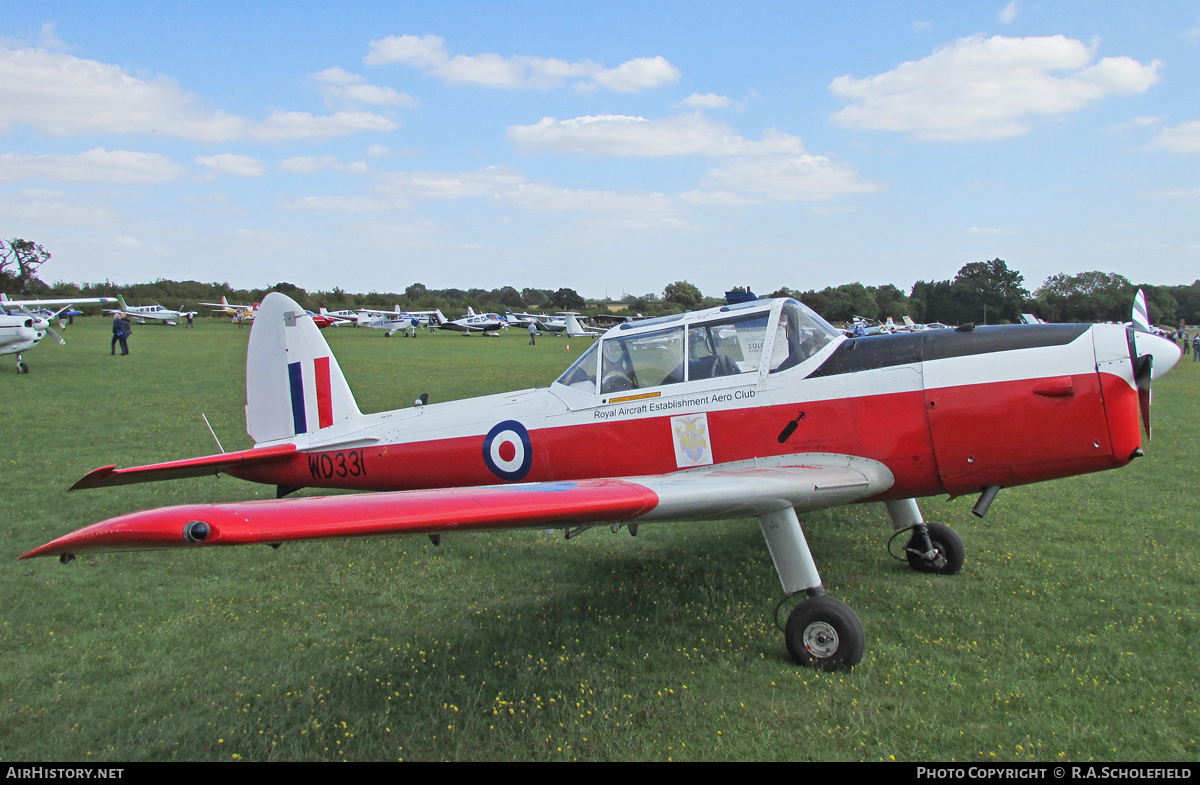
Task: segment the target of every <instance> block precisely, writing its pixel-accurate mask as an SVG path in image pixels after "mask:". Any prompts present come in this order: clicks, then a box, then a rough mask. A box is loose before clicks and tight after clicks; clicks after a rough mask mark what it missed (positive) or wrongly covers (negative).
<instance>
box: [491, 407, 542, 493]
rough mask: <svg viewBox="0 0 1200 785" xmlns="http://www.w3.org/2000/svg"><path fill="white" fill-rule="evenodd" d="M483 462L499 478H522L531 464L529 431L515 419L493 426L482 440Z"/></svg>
mask: <svg viewBox="0 0 1200 785" xmlns="http://www.w3.org/2000/svg"><path fill="white" fill-rule="evenodd" d="M483 462H484V463H486V464H487V467H488V469H490V470H491V472H492V474H494V475H496V476H497V477H500V478H501V479H504V480H521V479H524V477H525V475H526V474H529V467H530V466H531V465H532V464H533V449H532V448H531V447H530V445H529V431H527V430H525V426H524V425H521V423H519V422H517V421H516V420H505V421H504V422H502V423H498V424H496V425H495V426H493V427H492V429H491V430H490V431H488V435H487V437H486V438H485V439H484V440H483Z"/></svg>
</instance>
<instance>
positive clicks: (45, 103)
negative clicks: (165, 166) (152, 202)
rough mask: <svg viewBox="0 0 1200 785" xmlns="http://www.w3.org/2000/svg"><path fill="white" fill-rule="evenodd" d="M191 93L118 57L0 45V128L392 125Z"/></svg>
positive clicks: (70, 130) (302, 130) (219, 134)
mask: <svg viewBox="0 0 1200 785" xmlns="http://www.w3.org/2000/svg"><path fill="white" fill-rule="evenodd" d="M198 103H199V102H198V101H197V99H196V96H194V95H192V94H191V93H187V92H184V91H183V90H181V89H180V87H179V85H178V84H176V83H175V81H174V80H172V79H169V78H167V77H165V76H161V75H160V76H156V77H153V78H151V79H139V78H137V77H134V76H130V75H129V74H128V73H126V72H125V71H124V69H122V68H120V67H119V66H116V65H110V64H107V63H100V62H96V61H94V60H84V59H81V58H78V57H72V56H71V55H67V54H61V53H54V52H47V51H44V50H42V49H0V106H7V107H14V106H19V107H21V112H20V113H19V115H17V114H14V113H12V112H6V113H0V132H3V131H7V130H8V129H9V128H11V127H12V126H13V125H14V124H16V123H18V122H19V123H21V124H23V125H29V126H32V127H33V128H36V129H37V130H39V131H41V132H43V133H47V134H50V135H51V136H74V135H81V134H91V133H116V134H134V133H141V134H148V133H154V134H159V135H162V136H169V137H175V138H181V139H189V140H193V141H204V142H223V141H229V140H232V139H259V140H263V141H276V140H279V139H301V138H328V137H330V136H336V135H339V134H347V133H353V132H356V131H362V130H389V131H390V130H394V129H395V128H396V127H397V126H396V123H395V122H394V121H392V120H389V119H387V118H384V117H381V116H379V115H370V114H366V113H361V112H349V113H346V112H343V113H337V114H334V115H331V116H329V117H314V116H312V115H309V114H307V113H301V112H280V113H277V114H275V115H272V116H271V117H270V118H268V119H267V121H266V122H263V123H258V122H254V121H251V120H248V119H247V118H244V117H239V116H237V115H233V114H229V113H228V112H224V111H220V110H218V111H205V110H202V109H200V108H198V106H197V105H198Z"/></svg>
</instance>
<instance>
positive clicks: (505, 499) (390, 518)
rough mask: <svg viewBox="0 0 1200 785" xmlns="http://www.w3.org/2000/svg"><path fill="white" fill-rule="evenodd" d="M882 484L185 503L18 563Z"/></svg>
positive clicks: (761, 472)
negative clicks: (68, 555)
mask: <svg viewBox="0 0 1200 785" xmlns="http://www.w3.org/2000/svg"><path fill="white" fill-rule="evenodd" d="M214 457H215V456H214ZM892 482H893V477H892V473H891V472H890V471H889V470H888V469H887V467H886V466H884V465H883V464H881V463H878V462H877V461H872V460H869V459H866V458H855V457H852V456H847V455H826V454H819V455H793V456H784V457H783V458H777V459H773V460H769V461H767V460H762V459H759V460H757V461H755V460H752V461H744V462H739V463H735V464H718V465H716V466H709V467H704V468H703V469H689V470H685V471H681V472H676V473H674V474H669V475H659V476H653V477H627V478H611V479H592V480H578V481H561V482H541V483H526V484H514V485H489V486H480V487H474V488H446V489H439V490H420V491H394V492H387V493H364V494H351V495H342V496H314V497H307V498H299V499H266V500H257V501H247V502H234V503H226V504H190V505H180V506H175V507H162V508H159V509H154V510H145V511H142V512H136V513H132V514H129V515H122V516H120V517H117V518H111V519H109V520H107V521H101V522H100V523H96V524H93V525H91V526H88V527H86V528H83V529H80V530H78V531H76V532H73V533H71V534H68V535H66V536H64V537H60V538H58V539H57V540H54V541H52V542H49V543H47V544H45V545H43V546H41V547H40V548H36V549H34V550H32V551H30V552H29V553H26V554H25V555H23V556H22V557H21V558H22V559H28V558H33V557H35V556H55V555H62V554H78V553H85V552H96V551H123V550H151V549H161V548H187V547H209V546H213V545H246V544H250V543H279V542H285V541H291V540H308V539H326V538H336V537H368V536H384V535H396V534H441V533H445V532H455V531H475V530H498V529H507V528H518V527H539V528H541V527H548V526H564V525H582V524H596V523H617V522H627V523H641V522H652V521H670V520H713V519H721V518H730V517H739V516H746V515H762V514H766V513H770V512H776V511H778V510H781V509H783V508H785V507H789V506H790V507H794V508H795V509H796V510H797V511H798V512H805V511H811V510H816V509H823V508H826V507H834V506H837V505H842V504H849V503H851V502H856V501H861V500H863V499H867V498H870V497H872V496H877V495H878V494H880V493H882V492H884V491H886V490H887V489H888V488H890V487H891V485H892Z"/></svg>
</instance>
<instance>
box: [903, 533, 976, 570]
mask: <svg viewBox="0 0 1200 785" xmlns="http://www.w3.org/2000/svg"><path fill="white" fill-rule="evenodd" d="M927 526H928V528H929V541H930V543H932V545H933V550H932V551H931V552H926V550H925V544H924V543H923V542H922V540H921V535H920V533H919V532H917V531H916V530H914V531H913V534H912V537H911V538H909V540H908V545H906V546H904V552H905V555H906V556H907V557H908V566H909V567H912V568H913V569H914V570H916V571H917V572H930V573H935V574H937V575H954V574H956V573H957V572H958V571H959V570H961V569H962V566H963V562H964V561H966V559H967V549H966V547H965V546H963V541H962V537H959V536H958V534H957V533H956V532H955V531H954V530H953V529H951V528H950V527H949V526H943V525H942V524H940V523H930V524H927Z"/></svg>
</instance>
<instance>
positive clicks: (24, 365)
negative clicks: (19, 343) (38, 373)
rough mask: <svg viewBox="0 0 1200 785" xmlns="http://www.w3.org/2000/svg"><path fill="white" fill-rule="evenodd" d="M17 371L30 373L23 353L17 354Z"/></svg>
mask: <svg viewBox="0 0 1200 785" xmlns="http://www.w3.org/2000/svg"><path fill="white" fill-rule="evenodd" d="M17 373H22V374H24V373H29V365H28V364H27V363H26V362H25V361H24V360H22V359H21V355H19V354H18V355H17Z"/></svg>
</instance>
